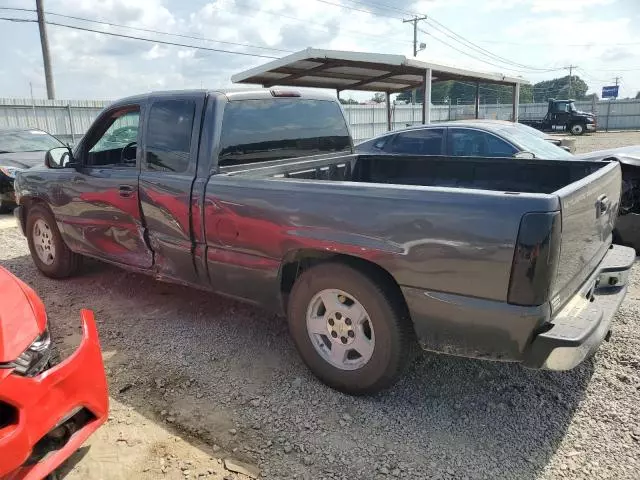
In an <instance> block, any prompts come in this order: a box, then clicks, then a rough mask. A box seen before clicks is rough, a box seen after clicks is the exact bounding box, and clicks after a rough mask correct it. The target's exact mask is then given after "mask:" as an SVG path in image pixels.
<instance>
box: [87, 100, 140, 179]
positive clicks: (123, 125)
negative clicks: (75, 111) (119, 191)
mask: <svg viewBox="0 0 640 480" xmlns="http://www.w3.org/2000/svg"><path fill="white" fill-rule="evenodd" d="M139 123H140V107H137V106H135V107H128V108H126V109H122V110H118V111H115V112H113V113H112V114H111V117H110V118H108V119H107V120H106V121H105V122H104V123H103V124H101V125H99V126H98V129H97V130H96V131H94V132H90V134H89V135H91V136H92V138H91V139H90V141H89V144H88V145H87V147H88V151H87V157H86V162H85V163H86V165H87V166H89V167H91V166H93V167H135V166H136V141H137V139H138V125H139Z"/></svg>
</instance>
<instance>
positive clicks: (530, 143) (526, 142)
mask: <svg viewBox="0 0 640 480" xmlns="http://www.w3.org/2000/svg"><path fill="white" fill-rule="evenodd" d="M499 131H500V134H501V135H502V136H503V137H504V138H505V139H506V140H509V141H510V142H511V143H514V144H515V145H517V146H518V147H520V148H521V149H522V150H524V151H527V152H531V153H533V154H534V155H535V156H536V158H541V159H544V160H566V159H570V158H573V155H572V154H571V153H569V152H567V151H566V150H564V149H562V148H560V147H558V146H556V145H554V144H553V143H551V142H549V141H548V140H545V139H544V138H542V137H539V136H537V135H531V134H530V133H529V132H526V131H524V130H523V129H521V128H517V127H513V126H503V127H500V128H499Z"/></svg>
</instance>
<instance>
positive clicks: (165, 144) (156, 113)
mask: <svg viewBox="0 0 640 480" xmlns="http://www.w3.org/2000/svg"><path fill="white" fill-rule="evenodd" d="M195 109H196V104H195V102H194V101H192V100H160V101H157V102H155V103H154V104H153V105H152V106H151V110H150V112H149V126H148V128H147V139H146V142H145V143H146V145H147V153H146V158H145V163H144V169H145V170H151V171H163V172H175V173H180V172H185V171H186V170H187V168H188V167H189V160H190V158H189V152H190V151H191V132H192V129H193V117H194V114H195Z"/></svg>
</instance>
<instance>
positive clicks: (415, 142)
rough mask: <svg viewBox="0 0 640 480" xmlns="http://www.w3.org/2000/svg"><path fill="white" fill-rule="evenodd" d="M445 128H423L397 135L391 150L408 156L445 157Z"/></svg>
mask: <svg viewBox="0 0 640 480" xmlns="http://www.w3.org/2000/svg"><path fill="white" fill-rule="evenodd" d="M443 139H444V129H443V128H422V129H416V130H409V131H407V132H402V133H399V134H397V135H396V137H395V138H394V139H393V142H392V143H391V147H390V149H389V151H390V152H392V153H404V154H407V155H443V154H444V152H443V151H442V150H443V149H442V143H443Z"/></svg>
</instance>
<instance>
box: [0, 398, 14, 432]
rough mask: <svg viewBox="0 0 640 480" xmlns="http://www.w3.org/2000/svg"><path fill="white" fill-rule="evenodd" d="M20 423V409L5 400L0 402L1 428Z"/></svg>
mask: <svg viewBox="0 0 640 480" xmlns="http://www.w3.org/2000/svg"><path fill="white" fill-rule="evenodd" d="M16 423H18V410H17V409H15V408H14V407H12V406H11V405H9V404H8V403H5V402H0V430H2V429H3V428H5V427H8V426H9V425H15V424H16Z"/></svg>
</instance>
